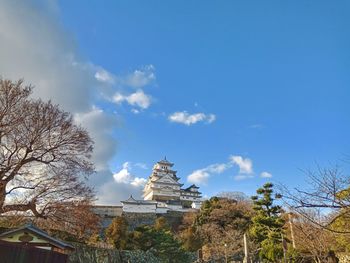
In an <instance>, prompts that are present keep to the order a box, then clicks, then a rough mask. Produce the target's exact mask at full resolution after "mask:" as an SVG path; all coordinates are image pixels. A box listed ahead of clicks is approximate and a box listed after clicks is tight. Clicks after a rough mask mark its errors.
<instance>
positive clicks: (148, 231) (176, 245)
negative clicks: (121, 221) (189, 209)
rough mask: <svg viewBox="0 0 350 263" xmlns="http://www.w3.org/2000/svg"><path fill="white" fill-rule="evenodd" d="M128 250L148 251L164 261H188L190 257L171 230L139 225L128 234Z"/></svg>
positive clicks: (173, 262)
mask: <svg viewBox="0 0 350 263" xmlns="http://www.w3.org/2000/svg"><path fill="white" fill-rule="evenodd" d="M129 240H130V243H129V247H128V248H129V249H130V250H144V251H150V252H152V254H154V255H155V256H156V257H157V258H159V259H160V260H161V261H162V262H164V263H177V262H184V263H185V262H189V260H190V258H189V256H188V254H187V253H186V252H185V251H184V249H183V248H182V246H181V243H180V242H179V241H177V240H176V239H175V238H174V236H173V234H172V233H171V231H169V230H165V229H160V230H157V229H155V228H154V227H150V226H139V227H137V228H135V230H134V231H133V232H132V233H131V234H130V235H129Z"/></svg>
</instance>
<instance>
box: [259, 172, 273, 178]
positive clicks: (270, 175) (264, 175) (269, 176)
mask: <svg viewBox="0 0 350 263" xmlns="http://www.w3.org/2000/svg"><path fill="white" fill-rule="evenodd" d="M260 177H262V178H271V177H272V174H270V173H268V172H262V173H261V174H260Z"/></svg>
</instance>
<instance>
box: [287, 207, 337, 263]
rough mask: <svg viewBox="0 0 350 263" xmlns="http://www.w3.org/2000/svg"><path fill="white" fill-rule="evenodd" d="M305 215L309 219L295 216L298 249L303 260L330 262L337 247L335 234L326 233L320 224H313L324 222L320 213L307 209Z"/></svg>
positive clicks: (319, 262)
mask: <svg viewBox="0 0 350 263" xmlns="http://www.w3.org/2000/svg"><path fill="white" fill-rule="evenodd" d="M304 213H307V214H308V217H307V218H305V217H303V216H294V220H293V228H294V237H295V243H296V248H297V250H298V251H299V253H300V256H301V257H302V258H305V259H307V258H312V259H313V260H314V262H317V263H321V262H329V261H328V259H329V255H330V252H331V251H332V249H333V248H334V247H335V242H336V240H335V233H332V232H330V231H326V230H325V229H323V228H322V227H320V226H319V224H314V223H312V222H311V221H310V220H309V218H312V221H314V222H320V221H323V220H324V218H323V216H322V215H321V214H320V213H319V211H317V210H314V209H307V210H306V211H305V212H304Z"/></svg>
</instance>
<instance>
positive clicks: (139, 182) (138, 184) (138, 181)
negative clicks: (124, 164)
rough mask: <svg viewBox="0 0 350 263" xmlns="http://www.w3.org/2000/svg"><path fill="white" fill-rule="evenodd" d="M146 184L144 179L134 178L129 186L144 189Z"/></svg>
mask: <svg viewBox="0 0 350 263" xmlns="http://www.w3.org/2000/svg"><path fill="white" fill-rule="evenodd" d="M146 183H147V180H146V179H145V178H141V177H135V178H134V180H132V182H131V183H130V184H131V185H133V186H135V187H144V186H145V184H146Z"/></svg>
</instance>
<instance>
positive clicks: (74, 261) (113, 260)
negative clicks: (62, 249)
mask: <svg viewBox="0 0 350 263" xmlns="http://www.w3.org/2000/svg"><path fill="white" fill-rule="evenodd" d="M74 247H75V251H74V252H73V253H72V254H71V255H69V260H68V262H69V263H129V262H132V263H161V261H160V260H159V259H157V258H156V257H155V256H154V255H153V254H152V253H150V252H144V251H118V250H115V249H103V248H94V247H88V246H85V245H79V244H74Z"/></svg>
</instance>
